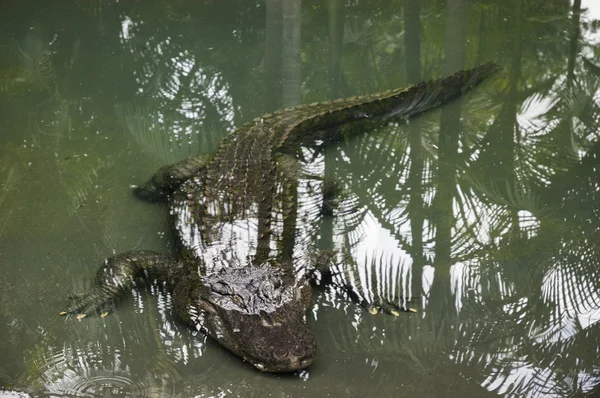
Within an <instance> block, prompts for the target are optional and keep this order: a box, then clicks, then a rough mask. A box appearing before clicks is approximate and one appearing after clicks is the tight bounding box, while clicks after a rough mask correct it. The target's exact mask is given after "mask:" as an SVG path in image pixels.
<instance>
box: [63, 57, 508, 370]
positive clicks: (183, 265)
mask: <svg viewBox="0 0 600 398" xmlns="http://www.w3.org/2000/svg"><path fill="white" fill-rule="evenodd" d="M495 70H497V66H496V65H495V64H484V65H481V66H479V67H476V68H474V69H470V70H466V71H460V72H457V73H455V74H453V75H451V76H449V77H446V78H443V79H439V80H435V81H431V82H423V83H419V84H416V85H413V86H409V87H407V88H403V89H397V90H392V91H388V92H383V93H378V94H374V95H367V96H361V97H353V98H348V99H343V100H335V101H330V102H325V103H317V104H310V105H300V106H296V107H293V108H288V109H284V110H281V111H277V112H275V113H273V114H268V115H264V116H262V117H259V118H256V119H254V120H253V121H252V122H249V123H247V124H245V125H243V126H242V127H240V128H238V129H237V130H235V131H233V132H231V133H230V134H229V135H228V136H227V137H226V138H225V139H224V140H223V141H222V143H221V145H220V147H219V149H218V150H217V151H216V152H215V153H214V154H210V155H200V156H196V157H192V158H190V159H186V160H184V161H181V162H179V163H177V164H174V165H170V166H165V167H163V168H161V169H160V170H158V171H157V172H156V173H155V174H154V176H153V177H152V178H151V179H150V180H149V181H148V182H147V183H145V184H143V185H142V186H140V187H138V188H136V189H135V191H134V192H135V194H136V195H137V196H138V197H140V198H142V199H146V200H150V201H157V200H166V201H168V202H169V205H170V209H171V215H172V219H173V223H174V228H175V230H176V233H177V235H178V237H179V243H180V244H179V247H178V253H179V256H178V258H175V259H174V258H171V257H170V256H167V255H165V254H161V253H156V252H151V251H136V252H129V253H124V254H120V255H117V256H115V257H112V258H109V259H107V260H106V261H105V263H104V264H103V265H102V266H101V267H100V269H99V270H98V272H97V276H96V281H95V284H94V287H93V289H92V291H90V292H88V293H87V294H84V295H82V296H80V297H78V298H77V299H76V301H75V303H74V305H73V306H72V307H71V308H70V309H69V310H68V311H66V312H64V313H63V314H69V315H75V316H77V317H78V318H82V317H84V316H86V315H88V314H92V313H96V312H101V313H102V315H103V316H104V315H106V314H107V312H108V311H109V310H110V309H111V308H112V306H113V304H114V302H115V300H116V299H117V298H118V297H119V296H121V295H122V294H123V293H125V292H127V291H129V290H130V289H132V287H133V284H134V280H135V279H138V278H146V279H147V278H153V279H157V280H159V281H160V282H162V283H164V285H165V286H167V287H168V288H169V289H170V290H171V291H172V292H173V306H174V310H175V312H176V313H177V314H178V316H179V317H181V319H183V320H184V321H185V322H186V323H188V324H189V325H190V326H192V327H193V328H196V329H198V330H202V331H204V332H205V333H207V334H208V335H210V337H212V338H213V339H215V340H216V341H217V342H219V343H220V344H221V345H223V346H224V347H226V348H228V349H229V350H230V351H232V352H233V353H235V354H237V355H238V356H240V357H242V358H243V359H244V360H246V361H248V362H249V363H251V364H252V365H254V366H255V367H256V368H258V369H260V370H262V371H270V372H283V371H294V370H299V369H303V368H306V367H307V366H308V365H310V363H311V362H312V361H313V359H314V357H315V354H316V342H315V338H314V336H313V334H312V332H311V330H310V329H309V327H308V325H307V322H306V311H307V309H308V307H309V305H310V299H311V286H310V283H309V278H308V276H307V275H308V274H309V273H310V270H309V268H310V267H311V266H312V265H311V260H310V258H311V255H310V253H305V252H302V251H300V253H298V250H295V247H297V246H298V245H301V244H305V243H306V242H305V241H306V238H305V237H303V236H300V235H299V234H298V233H297V229H296V224H295V222H296V220H295V218H296V210H297V209H296V207H297V203H298V198H297V192H296V188H297V183H298V178H299V174H300V173H301V172H300V166H299V163H298V161H297V160H296V155H297V154H298V152H299V151H300V148H301V147H302V146H309V145H311V144H312V143H314V142H315V140H321V141H327V139H328V138H330V137H326V136H325V134H326V133H324V132H325V131H328V132H329V133H327V134H331V133H330V132H331V131H332V129H330V128H331V127H336V126H339V125H341V124H343V123H347V122H351V121H355V120H362V119H367V118H368V119H373V120H379V121H382V122H385V121H386V120H388V119H391V118H408V117H411V116H415V115H417V114H419V113H422V112H424V111H426V110H428V109H431V108H433V107H435V106H438V105H440V104H443V103H446V102H448V101H450V100H452V99H454V98H456V97H458V96H459V95H461V94H462V93H463V92H465V91H466V90H468V89H470V88H472V87H474V86H476V85H477V84H479V83H480V82H481V81H483V80H484V79H485V78H486V77H487V76H489V75H490V74H491V73H493V72H494V71H495ZM304 247H308V246H304ZM307 251H310V250H307ZM298 264H300V266H299V265H298ZM382 304H383V303H382ZM385 304H386V308H387V309H388V312H395V311H394V309H401V308H398V307H397V306H395V305H394V304H391V303H385Z"/></svg>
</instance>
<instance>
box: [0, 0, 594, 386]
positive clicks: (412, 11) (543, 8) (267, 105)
mask: <svg viewBox="0 0 600 398" xmlns="http://www.w3.org/2000/svg"><path fill="white" fill-rule="evenodd" d="M417 3H418V4H417ZM599 28H600V7H599V4H597V2H596V1H594V0H582V1H581V2H579V1H578V0H576V2H575V4H571V3H570V2H567V1H558V0H553V1H538V0H513V1H509V2H498V1H496V2H494V1H480V2H476V1H473V2H468V1H463V0H453V1H447V2H443V1H438V0H435V1H429V0H428V1H421V2H416V1H408V0H405V1H387V0H386V1H372V0H370V1H361V0H357V1H343V0H329V1H307V0H305V1H303V2H302V3H301V2H300V1H299V0H285V1H276V0H267V1H266V2H254V1H248V0H244V1H242V0H239V1H201V2H193V1H173V2H164V1H154V0H152V1H150V0H149V1H144V2H132V1H119V2H117V1H113V2H109V1H105V2H102V1H85V2H81V1H52V2H29V1H19V2H17V1H5V2H3V3H2V5H0V215H1V216H0V272H1V274H0V275H1V277H0V292H1V293H0V336H1V338H0V358H1V362H0V387H1V388H3V389H5V390H8V389H10V390H20V391H27V392H29V393H30V394H32V395H34V396H78V397H79V396H81V397H94V396H182V397H187V396H206V397H211V396H218V397H235V396H244V397H245V396H293V397H295V396H299V397H301V396H334V397H335V396H410V397H419V396H422V397H431V396H436V397H437V396H441V397H453V396H477V397H479V396H486V395H489V396H492V395H503V396H532V397H536V396H557V397H562V396H585V395H590V396H591V395H593V394H594V393H598V391H599V390H598V385H600V359H598V358H600V345H599V341H600V322H599V321H600V285H599V282H598V280H599V279H598V272H599V270H600V234H599V232H600V206H599V203H600V200H599V198H598V196H599V194H600V178H599V177H600V174H599V170H600V169H599V167H600V158H599V156H600V140H599V139H600V127H599V126H600V62H598V59H600V31H599ZM489 60H494V61H496V62H498V63H500V64H501V65H502V66H503V70H502V72H500V73H498V74H497V75H495V76H494V77H493V78H491V79H490V80H489V81H488V82H487V83H486V84H484V85H483V86H482V87H480V88H478V89H476V90H474V92H472V93H469V94H468V95H467V96H465V97H464V98H463V99H462V100H461V101H460V102H455V103H453V104H451V105H449V106H445V107H444V108H443V109H441V110H437V111H434V112H431V113H429V114H427V115H425V116H423V117H420V118H419V119H417V120H412V121H411V122H410V123H409V124H408V125H404V124H402V125H396V124H392V125H390V126H384V127H378V128H376V129H375V131H372V132H371V130H373V129H372V128H371V127H369V126H367V127H364V126H363V127H362V128H365V129H368V130H369V132H370V134H368V135H363V136H361V137H358V138H356V139H353V140H350V141H347V142H341V143H339V144H336V145H335V146H333V147H331V148H329V149H328V150H327V151H326V152H325V153H324V154H322V155H320V156H318V157H317V159H316V161H315V169H318V170H320V171H321V172H324V173H325V174H326V175H327V176H330V177H332V178H334V179H335V180H337V181H338V182H339V183H340V185H341V186H343V187H345V188H346V189H345V191H346V193H345V195H344V197H343V201H342V203H341V208H342V209H344V208H347V209H351V211H349V212H347V213H343V212H340V215H339V217H336V218H334V219H333V220H325V221H324V222H323V223H322V225H321V227H320V231H319V233H318V236H316V237H315V239H317V240H319V242H320V244H321V245H323V246H324V247H338V248H344V249H345V250H348V251H349V252H350V253H351V255H352V261H351V265H349V269H351V270H352V272H351V273H350V274H349V275H348V276H347V278H348V279H347V282H348V283H351V284H353V285H354V286H355V289H356V290H357V291H359V292H361V297H360V299H361V300H365V301H366V302H373V301H374V300H376V299H377V298H378V297H381V298H385V299H393V298H394V297H396V296H397V295H398V293H402V294H408V295H411V296H415V297H416V298H415V299H414V300H413V302H412V303H411V304H410V305H411V306H412V307H414V308H416V309H417V310H418V313H416V314H401V316H400V317H398V318H395V317H393V316H389V315H383V314H378V315H376V316H373V315H371V314H369V313H368V312H367V311H365V310H364V309H362V308H361V307H360V306H359V305H357V303H356V302H355V301H353V300H352V299H350V298H348V297H346V296H345V295H344V294H343V293H340V292H337V291H336V290H335V289H334V288H332V287H323V288H320V289H318V290H317V292H316V294H315V296H314V302H313V308H312V309H311V311H310V312H309V322H310V324H311V325H312V328H313V330H314V332H315V334H316V336H317V340H318V344H319V353H318V356H317V360H316V361H315V362H314V364H313V365H312V366H311V367H310V368H309V369H308V370H306V371H303V372H300V373H298V374H292V375H283V376H282V375H270V374H261V373H259V372H257V371H256V370H255V369H253V368H252V367H251V366H248V365H247V364H244V363H243V362H242V361H240V360H239V359H238V358H236V357H234V356H233V355H231V354H230V353H228V352H227V351H226V350H224V349H222V348H221V347H219V346H218V345H217V344H215V343H213V342H212V341H210V340H208V341H207V340H206V339H205V338H203V337H202V336H195V335H194V333H193V332H192V331H190V330H189V329H188V328H186V327H185V326H184V325H183V324H181V323H179V322H178V321H177V320H176V319H175V318H174V316H173V315H172V314H171V298H170V296H169V295H168V294H166V293H164V292H161V291H160V290H159V289H157V288H156V286H149V287H147V288H140V289H137V290H136V291H134V292H132V293H131V294H130V295H128V297H127V298H126V299H124V300H123V302H122V303H121V305H120V306H119V308H118V309H117V311H115V312H114V313H113V314H111V315H110V316H109V317H107V318H105V319H101V318H99V317H97V318H90V319H85V320H84V321H81V322H77V321H75V320H73V319H70V320H65V319H64V318H62V317H59V316H58V312H59V311H61V310H63V309H64V308H65V307H66V306H68V299H67V295H68V294H69V293H70V292H72V291H75V290H78V289H81V288H84V287H85V286H88V285H89V283H90V280H91V278H92V277H93V275H94V273H95V271H96V269H97V267H98V265H99V264H100V263H101V262H102V261H103V259H104V258H106V257H108V256H111V255H112V254H114V253H119V252H123V251H128V250H133V249H154V250H161V251H168V250H171V247H172V245H171V243H172V236H171V234H170V232H169V227H168V221H167V214H166V213H167V211H166V207H165V206H161V205H155V204H147V203H143V202H140V201H137V200H136V199H135V198H134V197H133V196H132V195H131V192H130V187H131V186H132V185H134V184H138V183H140V182H142V181H143V180H145V179H146V178H147V177H148V176H149V175H150V174H151V173H152V172H153V171H154V170H155V169H157V168H158V167H160V166H161V165H163V164H167V163H169V162H173V161H176V160H179V159H182V158H185V157H186V156H189V155H191V154H197V153H203V152H211V151H213V150H214V149H215V148H216V146H217V145H218V142H219V140H220V139H221V138H222V137H223V136H224V135H225V134H226V133H227V131H229V130H231V129H232V128H233V127H234V126H236V125H241V124H242V123H244V122H246V121H248V120H250V119H252V118H254V117H256V116H259V115H261V114H263V113H266V112H270V111H273V110H274V109H277V108H280V107H283V106H287V105H293V104H296V103H299V102H304V103H306V102H313V101H323V100H327V99H331V98H336V97H341V96H351V95H357V94H362V93H370V92H376V91H380V90H386V89H390V88H394V87H399V86H403V85H406V84H408V83H410V82H415V81H419V80H424V79H430V78H437V77H440V76H441V75H444V74H448V73H451V72H453V71H455V70H459V69H463V68H466V67H472V66H474V65H476V64H478V63H481V62H485V61H489Z"/></svg>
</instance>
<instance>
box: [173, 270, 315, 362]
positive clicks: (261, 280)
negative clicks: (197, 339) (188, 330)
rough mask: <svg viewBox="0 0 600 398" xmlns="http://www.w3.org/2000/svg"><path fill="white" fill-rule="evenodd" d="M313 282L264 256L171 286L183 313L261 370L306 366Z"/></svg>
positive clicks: (310, 351) (310, 352) (311, 343)
mask: <svg viewBox="0 0 600 398" xmlns="http://www.w3.org/2000/svg"><path fill="white" fill-rule="evenodd" d="M310 300H311V287H310V284H309V283H308V282H307V281H297V280H296V278H295V277H294V276H293V275H291V274H290V273H289V272H286V271H285V270H283V269H282V268H280V267H278V266H274V265H273V264H271V263H269V262H267V263H265V264H263V265H261V266H253V265H249V266H246V267H243V268H224V269H222V270H221V271H219V272H215V273H212V274H210V275H207V276H202V277H199V278H198V277H196V278H187V279H185V280H184V281H182V282H181V283H180V285H179V286H178V287H177V289H175V293H174V296H173V301H174V306H175V310H176V311H177V312H178V313H179V315H180V316H181V317H182V319H184V320H186V321H187V322H188V323H190V324H191V325H192V326H194V327H196V328H197V329H199V330H204V331H205V332H206V333H208V334H209V335H210V336H211V337H212V338H213V339H215V340H217V341H218V342H219V343H220V344H221V345H223V346H224V347H226V348H227V349H229V350H230V351H231V352H233V353H235V354H236V355H238V356H240V357H242V358H243V359H244V360H246V361H247V362H249V363H251V364H252V365H254V366H255V367H256V368H257V369H259V370H261V371H265V372H291V371H295V370H300V369H304V368H306V367H307V366H309V365H310V364H311V363H312V361H313V359H314V357H315V354H316V351H317V348H316V341H315V337H314V335H313V333H312V331H311V330H310V329H309V327H308V325H307V323H306V310H307V308H308V306H309V305H310Z"/></svg>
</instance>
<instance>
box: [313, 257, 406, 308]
mask: <svg viewBox="0 0 600 398" xmlns="http://www.w3.org/2000/svg"><path fill="white" fill-rule="evenodd" d="M311 262H312V266H313V271H312V272H311V273H310V274H309V276H310V278H311V279H312V280H313V282H315V283H316V284H319V285H332V286H334V287H335V288H338V289H340V290H341V291H343V292H344V293H346V294H348V296H350V298H352V300H354V301H356V302H357V303H358V304H360V306H361V307H363V308H364V309H366V310H367V311H369V313H371V314H373V315H374V314H377V313H378V312H383V313H385V314H390V315H394V316H399V315H400V313H401V312H417V311H416V310H415V309H413V308H411V307H409V306H408V302H409V301H412V299H413V298H407V299H405V298H403V297H393V298H389V297H383V296H382V295H381V294H380V292H379V291H378V290H379V289H376V288H374V286H362V288H360V286H358V285H359V284H360V282H359V281H360V278H359V277H358V275H357V268H356V264H355V262H354V260H353V259H352V257H351V256H350V254H344V253H340V252H338V251H336V250H321V251H319V252H317V253H316V254H314V255H313V258H312V259H311Z"/></svg>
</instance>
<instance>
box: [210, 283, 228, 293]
mask: <svg viewBox="0 0 600 398" xmlns="http://www.w3.org/2000/svg"><path fill="white" fill-rule="evenodd" d="M210 288H211V290H212V291H213V292H215V293H219V294H221V295H224V296H225V295H231V294H232V293H233V289H232V288H231V286H229V285H228V284H226V283H224V282H216V283H213V284H212V285H211V287H210Z"/></svg>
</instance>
